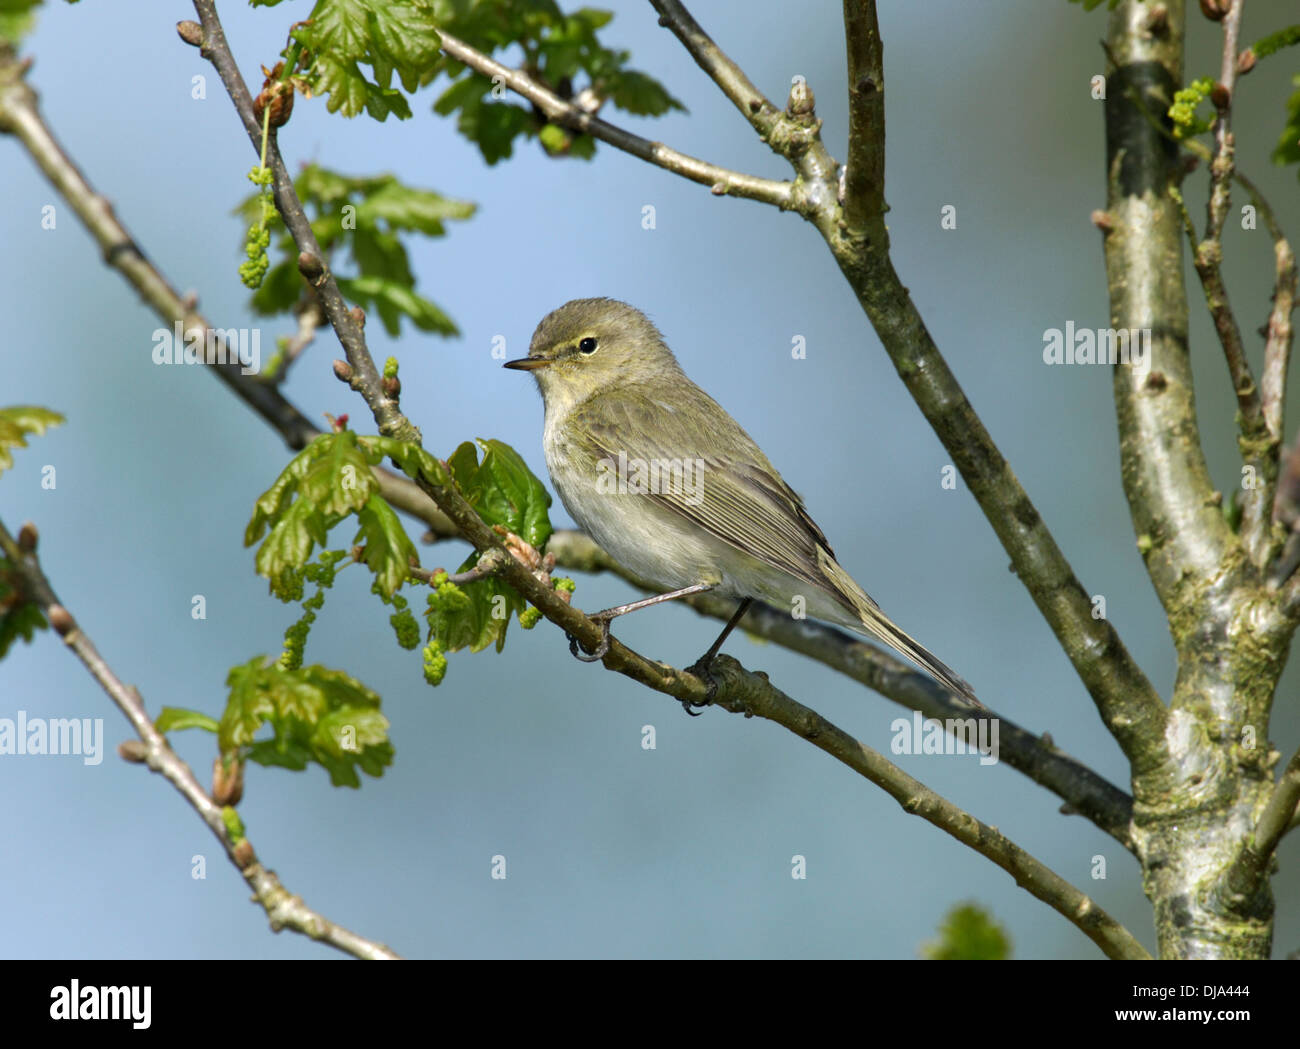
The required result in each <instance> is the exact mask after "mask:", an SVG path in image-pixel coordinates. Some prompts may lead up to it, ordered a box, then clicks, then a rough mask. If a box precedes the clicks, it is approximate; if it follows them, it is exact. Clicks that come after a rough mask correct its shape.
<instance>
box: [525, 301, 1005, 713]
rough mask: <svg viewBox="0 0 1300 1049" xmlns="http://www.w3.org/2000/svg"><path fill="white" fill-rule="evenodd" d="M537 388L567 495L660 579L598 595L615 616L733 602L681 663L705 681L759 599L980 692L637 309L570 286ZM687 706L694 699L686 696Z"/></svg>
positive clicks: (587, 523)
mask: <svg viewBox="0 0 1300 1049" xmlns="http://www.w3.org/2000/svg"><path fill="white" fill-rule="evenodd" d="M504 367H506V368H510V369H514V370H518V371H527V372H530V373H531V374H532V375H533V377H534V378H535V379H536V381H537V386H538V389H539V390H540V392H541V395H542V400H543V402H544V410H545V422H544V426H543V434H542V444H543V450H544V452H545V456H546V466H547V470H548V472H549V473H550V477H551V482H552V484H553V485H554V487H555V490H556V492H557V493H558V495H559V497H560V501H561V502H562V503H563V504H564V506H565V509H567V510H568V512H569V514H570V515H571V516H572V517H573V519H574V521H576V522H577V523H578V525H579V527H581V528H582V529H583V530H584V531H585V532H586V533H587V534H588V535H590V536H591V537H592V538H593V539H594V540H595V541H596V542H597V543H599V544H600V545H601V546H602V547H603V548H604V549H605V550H606V551H607V552H608V553H609V554H610V555H611V556H612V557H613V558H614V559H615V560H616V561H617V562H618V563H619V564H620V565H622V566H623V567H624V568H626V569H628V570H629V571H630V572H631V573H632V574H634V575H636V576H638V577H640V578H641V579H643V580H645V581H647V582H649V583H651V584H653V585H654V586H655V587H656V588H659V589H661V590H662V591H663V592H662V593H659V594H656V595H654V596H653V597H648V598H644V599H642V600H639V601H633V602H630V603H629V604H626V605H619V606H616V607H614V608H608V609H604V610H603V611H600V612H597V613H595V614H594V615H593V616H592V617H591V618H593V619H595V620H597V621H598V622H600V623H601V624H602V630H603V636H602V641H601V643H600V645H599V646H598V647H597V648H596V650H595V651H594V652H592V653H591V654H587V655H584V654H583V653H581V652H579V651H578V645H577V641H576V639H573V638H571V639H570V648H571V649H572V651H573V654H574V655H576V656H578V657H579V658H580V659H584V660H587V661H594V660H596V659H599V658H601V657H603V655H604V654H605V652H607V651H608V648H609V624H610V621H611V620H613V619H614V618H616V617H617V616H620V615H625V614H627V613H628V612H633V611H636V610H638V609H642V608H646V607H648V606H650V605H654V604H659V603H661V602H664V601H669V600H673V599H675V598H678V597H684V596H686V595H687V594H693V593H700V592H703V591H713V592H715V593H716V594H718V595H720V596H723V597H728V598H732V599H735V600H737V601H738V602H739V604H738V606H737V609H736V613H735V614H734V615H733V616H732V618H731V620H730V621H729V622H728V623H727V626H726V627H725V628H724V629H723V631H722V633H721V635H719V637H718V638H717V640H716V641H715V642H714V643H713V645H712V646H710V648H709V650H708V651H707V652H706V653H705V655H704V656H702V657H701V658H700V659H699V660H697V661H696V662H695V663H694V664H693V665H692V666H691V667H690V668H689V671H690V672H691V673H694V674H696V675H697V676H699V677H700V678H701V679H702V680H704V681H705V683H706V685H707V687H708V693H707V698H706V702H708V701H709V700H711V699H712V697H713V695H714V694H715V692H716V685H715V683H714V681H713V679H712V677H711V676H710V675H709V673H708V671H709V667H710V665H711V663H712V662H713V659H714V657H715V656H716V655H717V653H718V651H719V650H720V649H721V647H722V644H723V643H724V642H725V641H726V639H727V636H728V635H729V634H730V633H731V631H732V630H733V629H735V627H736V625H737V624H738V623H739V622H740V621H741V619H742V618H743V617H744V615H745V613H746V612H747V611H748V609H749V608H750V607H751V605H752V603H753V602H754V601H755V600H760V601H763V602H766V603H767V604H769V605H772V606H774V607H776V608H778V609H790V610H791V612H792V614H794V613H795V612H796V611H802V612H803V613H804V614H806V615H808V616H811V617H812V618H815V619H820V620H824V621H826V622H829V623H833V624H835V625H837V626H841V627H846V628H848V629H850V630H853V631H856V632H858V633H861V634H866V635H868V636H870V637H873V638H875V639H876V640H878V641H881V642H883V643H884V644H886V645H888V646H889V647H890V648H893V649H895V650H896V651H897V652H899V653H901V654H902V655H904V656H906V657H907V658H908V659H910V660H911V661H912V662H914V663H915V664H917V665H918V666H919V667H921V668H922V669H923V670H925V671H926V672H927V673H928V674H930V675H931V676H932V677H933V678H934V679H935V680H936V681H938V682H939V683H940V684H941V685H942V686H944V687H945V688H947V689H949V690H951V691H952V692H955V693H956V694H957V695H959V696H961V697H962V698H964V699H966V700H969V701H971V702H972V703H975V704H976V705H979V706H982V704H980V703H979V701H978V700H977V699H976V698H975V693H974V690H973V689H972V688H971V686H970V685H969V684H968V683H967V682H966V681H965V680H964V679H963V678H961V677H960V676H959V675H957V674H956V673H955V672H954V671H953V670H952V669H951V668H949V667H948V666H947V665H946V664H944V663H943V662H941V661H940V660H939V659H938V658H937V657H935V656H934V655H933V654H932V653H931V652H930V651H929V650H928V649H926V648H925V647H924V646H923V645H921V644H920V643H919V642H918V641H916V640H915V639H914V638H913V637H911V635H909V634H907V633H905V632H904V631H903V630H902V628H900V627H899V626H898V625H897V624H896V623H894V621H893V620H892V619H890V618H889V617H888V616H887V615H886V614H885V613H884V611H883V610H882V609H881V607H880V605H878V604H877V603H876V602H875V601H874V600H873V599H872V598H871V597H870V596H869V595H868V594H867V592H866V591H865V590H863V589H862V587H861V586H859V585H858V584H857V583H856V582H855V581H854V579H853V577H852V576H850V575H849V573H848V572H847V571H845V570H844V568H843V567H842V566H841V565H840V563H839V561H838V560H836V558H835V554H834V551H832V549H831V546H830V543H829V542H828V541H827V539H826V535H825V533H823V532H822V530H821V528H819V527H818V526H817V523H816V522H815V521H814V520H813V519H812V517H811V516H810V515H809V513H808V511H807V509H806V508H805V507H804V503H803V500H802V499H801V498H800V497H799V495H798V494H797V493H796V492H795V491H794V489H792V488H791V487H790V486H789V485H788V484H786V482H785V481H784V480H783V479H782V478H781V475H780V474H779V473H778V472H777V470H776V468H775V467H774V466H773V465H772V463H771V462H770V461H769V460H768V458H767V456H766V455H764V454H763V452H762V450H761V449H760V448H759V447H758V445H757V444H756V443H755V442H754V440H753V438H751V437H750V436H749V434H747V433H746V432H745V431H744V430H743V429H742V428H741V426H740V424H739V423H737V422H736V421H735V419H733V418H732V417H731V416H730V415H729V414H728V413H727V412H726V410H725V409H724V408H722V406H721V405H719V404H718V403H717V401H715V400H714V399H713V398H712V397H710V396H709V395H708V394H707V393H705V392H704V390H702V389H701V388H700V387H699V386H697V385H696V384H695V383H694V382H692V381H691V380H690V379H689V378H688V377H687V375H686V373H685V372H684V371H683V370H682V368H681V365H680V364H678V362H677V358H676V357H675V356H674V355H673V352H672V350H671V349H669V347H668V344H667V342H665V340H664V337H663V335H662V334H661V333H660V331H659V329H658V328H657V327H655V325H654V323H653V322H652V321H651V320H650V318H648V317H647V316H646V315H645V314H644V313H642V312H641V311H640V310H638V309H636V308H635V307H633V306H630V305H628V304H627V303H625V302H620V301H618V300H617V299H610V298H586V299H574V300H572V301H570V302H566V303H565V304H564V305H563V306H560V307H559V308H558V309H555V310H552V311H551V312H550V313H548V314H547V315H546V316H545V317H544V318H542V320H541V322H540V323H539V324H538V325H537V329H536V331H535V332H534V333H533V337H532V340H531V342H530V344H529V348H528V356H527V357H523V358H520V359H518V360H511V361H506V362H505V364H504ZM687 709H688V712H690V708H689V705H688V706H687Z"/></svg>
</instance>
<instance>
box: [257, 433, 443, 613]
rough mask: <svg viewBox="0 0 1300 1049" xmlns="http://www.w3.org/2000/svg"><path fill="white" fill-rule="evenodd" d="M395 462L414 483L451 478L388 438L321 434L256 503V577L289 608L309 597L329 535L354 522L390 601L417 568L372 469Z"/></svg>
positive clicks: (424, 455) (420, 452) (422, 454)
mask: <svg viewBox="0 0 1300 1049" xmlns="http://www.w3.org/2000/svg"><path fill="white" fill-rule="evenodd" d="M386 456H392V457H393V459H394V460H395V461H396V462H398V464H399V465H400V466H401V467H402V469H403V470H404V471H405V472H407V473H408V474H410V475H411V476H418V475H419V474H420V473H423V474H424V475H425V476H426V477H428V478H429V479H430V480H433V481H436V482H438V483H444V482H445V478H446V471H445V470H444V469H443V467H442V464H441V463H439V462H438V460H437V459H435V458H434V457H433V456H432V455H430V454H429V453H428V452H426V451H425V450H424V449H423V448H420V447H418V446H417V445H412V444H408V443H406V442H403V441H397V440H393V439H391V438H387V437H361V436H359V435H358V434H356V433H354V432H353V431H351V430H343V431H341V432H339V433H330V434H321V436H319V437H317V438H316V439H315V440H314V441H312V442H311V444H309V445H308V446H307V447H306V448H304V449H303V450H302V451H301V452H299V453H298V454H297V455H295V456H294V457H293V458H292V459H291V460H290V461H289V464H288V465H287V466H286V467H285V468H284V470H283V471H282V472H281V473H280V476H279V477H278V478H276V481H275V483H274V484H273V485H271V487H270V488H268V489H267V490H266V491H265V492H264V493H263V494H262V496H261V497H260V498H259V499H258V500H257V502H256V504H255V505H254V507H253V516H252V518H251V519H250V520H249V522H248V527H247V528H246V529H245V531H244V545H245V546H252V545H253V544H254V543H256V542H257V541H258V540H259V539H262V537H263V536H264V535H265V537H266V538H265V539H262V545H261V546H260V547H259V548H258V551H257V557H256V562H255V563H256V566H257V572H258V574H259V575H263V576H265V577H266V578H267V579H268V580H269V582H270V584H271V592H272V593H273V594H275V595H276V596H277V597H279V598H280V599H281V600H282V601H296V600H299V599H301V597H302V573H303V569H304V567H305V565H306V564H307V562H308V560H309V559H310V558H311V556H312V550H313V549H314V548H315V547H316V546H318V545H319V546H321V547H324V546H325V545H326V542H327V541H328V535H329V532H330V530H331V529H332V528H333V527H334V526H335V525H337V524H339V523H340V522H341V521H342V520H343V519H344V518H346V517H348V516H349V515H351V514H355V515H356V517H357V525H358V531H357V534H356V538H355V539H354V540H353V543H354V544H356V543H364V544H365V547H364V552H363V554H362V560H363V561H364V562H365V564H366V565H367V567H369V568H370V570H371V571H372V572H373V573H374V575H375V581H376V585H377V588H378V590H379V592H380V593H382V594H383V596H385V597H388V598H391V597H392V596H393V594H394V593H396V592H397V590H398V589H399V588H400V587H401V586H402V584H403V583H404V582H405V581H406V579H407V576H408V574H409V569H410V566H411V564H412V563H413V562H414V561H416V560H417V558H416V550H415V544H414V543H412V542H411V539H410V537H409V536H408V535H407V534H406V529H404V528H403V527H402V524H401V522H400V521H399V520H398V518H397V514H396V513H394V511H393V508H392V507H390V506H389V505H388V503H387V502H386V501H385V500H384V498H383V496H382V495H380V493H379V482H378V481H377V480H376V479H375V476H374V474H373V473H371V470H370V468H371V467H372V466H377V465H378V464H379V463H380V461H382V460H383V459H384V458H385V457H386Z"/></svg>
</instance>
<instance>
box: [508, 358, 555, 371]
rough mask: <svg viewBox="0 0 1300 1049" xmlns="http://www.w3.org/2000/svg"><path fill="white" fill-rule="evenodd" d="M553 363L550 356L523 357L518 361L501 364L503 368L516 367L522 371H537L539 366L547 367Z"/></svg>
mask: <svg viewBox="0 0 1300 1049" xmlns="http://www.w3.org/2000/svg"><path fill="white" fill-rule="evenodd" d="M550 363H552V362H551V360H550V358H548V357H521V358H520V359H519V360H517V361H506V363H505V364H503V365H501V367H503V368H514V369H515V370H516V371H521V372H535V371H537V369H538V368H545V367H546V366H547V365H548V364H550Z"/></svg>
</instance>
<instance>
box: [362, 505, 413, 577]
mask: <svg viewBox="0 0 1300 1049" xmlns="http://www.w3.org/2000/svg"><path fill="white" fill-rule="evenodd" d="M357 523H358V524H359V525H360V526H361V527H360V529H359V530H358V531H357V537H356V539H354V540H353V543H354V544H355V543H364V544H365V554H364V556H363V560H364V561H365V563H366V565H368V566H369V568H370V570H371V571H372V572H374V574H375V581H376V582H377V583H378V584H379V587H380V590H381V591H382V592H383V594H384V596H385V597H390V598H391V597H392V596H393V594H395V593H396V592H397V591H398V590H399V589H401V586H402V584H403V583H405V582H406V579H407V576H408V575H409V574H410V566H411V564H412V563H416V564H418V563H419V557H418V555H417V554H416V551H415V544H414V543H412V542H411V537H410V536H408V535H407V534H406V529H405V528H403V527H402V522H401V521H399V520H398V519H397V514H395V513H394V512H393V508H392V507H391V506H389V505H388V503H387V502H385V501H384V497H383V496H381V495H379V494H375V495H372V496H371V497H370V498H369V499H368V500H367V501H366V505H365V506H363V507H362V508H361V509H360V511H358V513H357Z"/></svg>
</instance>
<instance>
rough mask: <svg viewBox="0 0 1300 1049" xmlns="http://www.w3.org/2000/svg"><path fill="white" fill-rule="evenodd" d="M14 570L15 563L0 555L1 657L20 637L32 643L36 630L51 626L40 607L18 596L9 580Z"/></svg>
mask: <svg viewBox="0 0 1300 1049" xmlns="http://www.w3.org/2000/svg"><path fill="white" fill-rule="evenodd" d="M13 572H14V567H13V563H12V562H11V561H8V560H6V559H5V558H3V557H0V659H3V658H4V657H5V654H6V653H7V652H8V651H9V648H10V646H12V645H13V643H14V642H15V641H17V640H18V639H19V638H21V639H22V640H23V641H25V642H27V643H28V644H31V641H32V638H33V637H35V636H36V631H38V630H46V629H48V628H49V624H48V623H47V622H46V621H45V615H44V613H42V612H41V610H40V608H39V607H37V606H36V605H34V604H32V602H30V601H24V600H21V599H20V598H18V596H17V592H16V591H15V589H14V587H13V586H12V585H11V584H10V583H9V582H7V579H8V578H10V577H12V575H13Z"/></svg>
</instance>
